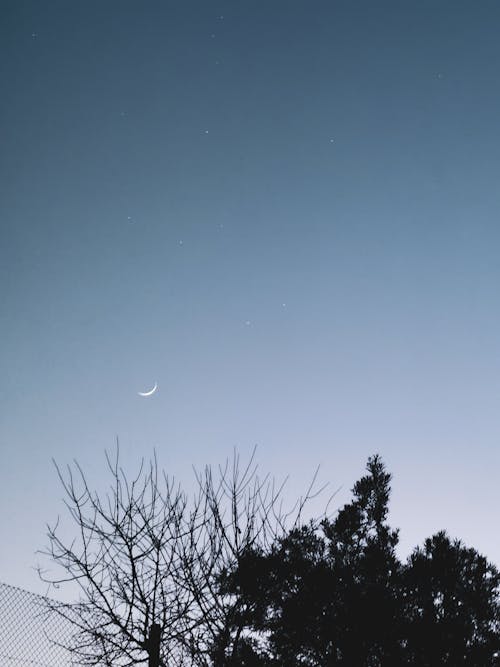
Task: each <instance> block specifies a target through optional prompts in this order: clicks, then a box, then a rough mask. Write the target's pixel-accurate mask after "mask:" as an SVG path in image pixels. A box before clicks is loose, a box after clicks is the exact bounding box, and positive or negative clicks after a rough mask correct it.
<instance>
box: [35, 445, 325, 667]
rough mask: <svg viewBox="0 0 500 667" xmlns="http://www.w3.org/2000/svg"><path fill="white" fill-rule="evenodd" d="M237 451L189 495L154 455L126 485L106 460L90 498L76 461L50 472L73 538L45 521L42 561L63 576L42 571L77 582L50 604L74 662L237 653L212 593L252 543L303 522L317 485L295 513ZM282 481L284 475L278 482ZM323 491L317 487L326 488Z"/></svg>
mask: <svg viewBox="0 0 500 667" xmlns="http://www.w3.org/2000/svg"><path fill="white" fill-rule="evenodd" d="M254 455H255V450H254V452H253V454H252V456H251V458H250V460H249V462H248V464H247V465H245V466H243V467H242V466H241V465H240V460H239V457H238V455H237V454H236V453H235V454H234V456H233V460H232V465H231V464H230V463H229V462H226V465H225V466H223V467H218V468H217V469H216V470H215V471H214V470H213V469H212V468H211V467H206V468H205V470H204V471H203V472H202V473H197V472H196V471H195V475H196V482H197V491H196V493H195V494H194V496H193V497H188V495H187V494H186V493H185V492H184V491H182V490H181V488H180V487H179V486H178V485H176V483H175V482H174V480H173V479H172V478H170V477H168V476H167V475H166V474H165V473H163V472H161V471H160V470H159V467H158V463H157V460H156V456H155V457H154V458H153V460H151V461H150V462H149V464H147V465H145V464H144V462H143V463H142V464H141V467H140V470H139V473H138V474H137V475H136V477H135V478H134V479H132V480H131V481H129V480H128V479H127V476H126V475H125V473H124V471H123V469H122V468H121V467H120V462H119V449H118V445H117V448H116V455H115V456H114V458H113V459H111V457H110V456H109V455H108V454H107V453H106V461H107V465H108V468H109V472H110V474H111V479H112V483H111V486H110V488H109V490H108V492H107V493H106V494H105V495H104V496H103V497H101V496H99V494H97V493H95V492H92V491H91V490H90V488H89V486H88V483H87V480H86V476H85V474H84V472H83V471H82V469H81V467H80V466H79V464H78V463H76V462H75V463H74V465H73V467H71V466H68V467H67V469H66V472H65V473H63V471H62V470H61V469H60V468H59V467H58V466H57V464H55V465H56V469H57V473H58V476H59V479H60V481H61V484H62V486H63V489H64V492H65V504H66V506H67V509H68V510H69V514H70V517H71V519H72V521H73V523H74V525H75V526H76V529H77V535H76V536H75V537H74V539H72V540H70V541H67V540H66V539H65V538H64V537H62V536H61V532H62V531H61V527H60V523H59V521H57V522H56V524H55V525H53V526H48V548H47V549H45V550H44V551H42V552H41V553H43V554H45V555H48V556H49V557H50V558H51V560H52V561H54V562H55V564H56V565H57V566H58V572H59V573H60V574H59V575H56V576H52V575H50V574H48V573H47V572H44V571H42V570H41V569H40V570H39V571H40V576H41V577H42V579H43V580H44V581H46V582H47V583H49V584H52V585H56V586H60V585H61V584H64V583H68V582H73V583H76V584H77V585H78V587H79V592H80V594H79V599H78V601H76V602H74V603H71V604H68V603H63V602H58V601H52V602H50V605H51V609H52V611H53V612H54V613H57V614H59V615H61V616H63V617H64V618H66V619H68V620H69V621H70V622H71V623H72V626H73V628H74V634H73V637H72V639H71V642H70V645H67V646H66V648H67V649H68V650H70V651H71V652H72V654H73V656H74V658H75V660H78V661H79V662H80V663H81V664H84V665H88V666H89V667H91V666H93V665H106V666H109V667H111V665H113V666H114V665H123V667H128V666H132V665H138V664H145V663H148V665H149V667H160V666H162V667H167V666H168V667H176V666H181V665H182V666H184V665H186V666H187V665H193V666H196V667H211V665H217V667H220V666H222V665H224V664H226V663H227V662H229V661H230V660H231V657H232V656H234V655H235V651H236V649H237V646H238V643H239V642H241V641H242V639H243V635H244V627H243V626H242V624H241V622H238V620H237V619H238V617H239V616H238V613H237V612H238V610H239V604H240V602H239V600H238V599H237V598H236V597H235V596H234V595H228V594H225V593H224V591H223V589H222V588H221V586H220V582H221V579H222V578H223V575H224V573H225V572H229V571H232V570H233V569H234V568H235V566H237V564H238V563H239V560H240V558H241V557H242V556H243V555H244V554H245V553H246V552H247V551H248V550H249V549H251V548H255V547H259V548H266V546H268V545H269V544H270V543H271V542H272V541H273V540H275V539H276V538H277V537H279V536H280V535H284V534H285V532H286V530H288V529H289V528H290V527H292V526H293V525H297V524H298V523H299V522H300V521H301V516H302V511H303V509H304V506H305V504H306V503H307V501H308V500H310V499H312V498H313V497H315V496H316V495H317V494H318V493H319V492H321V490H322V489H316V488H315V486H316V474H315V475H314V477H313V480H312V482H311V484H310V486H309V488H308V489H307V491H306V493H305V495H304V496H303V497H301V498H300V499H299V500H298V501H297V503H296V505H295V506H294V508H293V509H292V510H291V511H289V512H285V511H284V510H283V505H282V491H283V487H284V484H285V482H283V483H282V484H281V485H279V486H277V485H276V484H275V483H274V480H273V479H271V478H270V477H269V476H266V477H264V478H263V479H261V478H260V477H259V475H258V471H257V466H256V464H255V462H254ZM285 481H286V480H285ZM323 488H324V487H323Z"/></svg>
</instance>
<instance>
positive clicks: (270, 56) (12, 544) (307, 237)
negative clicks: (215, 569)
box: [0, 0, 500, 592]
mask: <svg viewBox="0 0 500 667" xmlns="http://www.w3.org/2000/svg"><path fill="white" fill-rule="evenodd" d="M0 15H1V20H0V54H1V57H0V100H1V103H0V119H1V120H0V132H1V151H0V183H1V190H2V195H1V197H0V225H1V239H0V286H1V287H0V294H1V302H2V307H1V309H0V330H1V332H2V333H1V348H0V364H1V380H0V392H1V395H0V405H1V410H0V412H1V416H0V531H1V534H2V535H3V543H4V544H8V548H3V549H2V550H1V552H0V572H1V573H2V575H1V577H2V580H3V581H5V582H6V583H9V584H12V585H17V586H21V587H23V588H27V589H29V590H32V591H35V592H36V591H39V590H40V587H41V585H40V582H39V581H38V576H37V574H36V572H35V571H34V569H33V567H34V566H35V565H36V562H37V558H38V557H37V556H36V554H35V551H36V550H37V549H40V548H42V547H43V546H44V545H45V544H46V538H45V532H46V529H45V525H46V523H47V522H50V523H52V522H53V521H54V520H55V518H56V517H57V515H58V513H62V512H63V511H64V507H63V504H62V497H63V493H62V490H61V488H60V485H59V483H58V480H57V477H56V475H55V472H54V468H53V465H52V463H51V459H52V458H55V459H56V461H57V462H58V463H59V464H61V465H65V464H66V463H70V462H71V461H72V460H73V459H77V460H78V461H79V462H80V464H81V465H82V467H83V468H84V470H86V472H87V473H88V475H89V479H90V482H91V484H93V485H94V486H95V487H96V488H98V489H103V488H105V485H106V484H107V480H108V476H107V475H106V470H105V467H104V450H105V449H111V450H112V449H113V447H114V443H115V440H116V438H117V437H118V438H119V441H120V447H121V455H122V460H123V462H124V466H125V467H126V469H130V470H133V471H135V470H136V468H137V466H138V463H139V461H140V459H141V457H143V456H144V457H146V458H148V457H149V456H151V454H152V453H153V450H154V449H156V451H157V454H158V460H159V463H160V465H161V466H162V467H164V468H165V470H166V471H167V472H168V473H169V474H172V475H175V476H176V477H177V478H179V479H180V480H181V481H182V483H185V484H186V485H188V486H189V484H190V483H191V482H190V480H191V479H192V472H191V466H192V465H194V466H195V467H197V468H201V467H202V466H204V465H205V464H206V463H209V464H213V465H217V464H218V463H222V462H224V461H225V459H226V458H227V457H228V456H229V457H231V456H232V452H233V450H234V449H235V448H236V450H237V451H238V452H239V453H240V455H241V456H242V458H243V459H245V458H248V456H249V455H250V454H251V452H252V449H253V447H254V446H255V445H257V454H256V459H257V461H258V463H259V466H260V468H261V470H262V471H263V472H270V473H271V474H273V475H275V476H276V477H277V478H278V479H282V478H283V477H284V476H285V475H289V482H288V486H287V489H288V491H287V492H288V493H289V494H290V497H293V496H294V495H299V494H300V493H302V491H303V490H304V488H305V487H306V486H307V483H308V481H309V480H310V478H311V476H312V474H313V472H314V470H315V469H316V467H317V466H318V465H320V466H321V467H320V479H321V480H322V481H325V482H330V484H331V488H332V489H336V488H338V487H341V490H340V491H339V493H338V494H337V496H336V498H335V501H334V504H335V503H336V506H337V507H339V508H340V506H341V505H342V504H344V503H345V502H348V501H349V499H350V497H351V496H350V489H351V488H352V486H353V484H354V482H355V481H356V479H358V478H359V477H360V476H361V475H362V474H363V473H364V470H365V465H366V461H367V458H368V457H369V456H370V455H372V454H375V453H380V454H381V456H382V458H383V460H384V462H385V464H386V466H387V468H388V470H389V471H390V472H391V473H392V474H393V483H392V488H393V493H392V499H391V515H390V521H391V524H392V525H393V526H395V527H399V528H400V529H401V533H400V538H401V541H400V553H401V555H402V556H406V555H407V554H408V553H409V552H410V551H411V549H412V548H413V547H414V546H416V545H417V544H419V543H421V542H422V541H423V540H424V539H425V538H426V537H428V536H430V535H432V534H433V533H434V532H436V531H438V530H440V529H446V530H447V531H448V532H449V534H450V535H451V536H452V537H458V538H460V539H462V540H463V541H464V542H465V543H466V544H467V545H469V546H473V547H475V548H476V549H478V550H479V551H480V552H481V553H483V554H484V555H486V556H487V557H488V558H489V559H490V560H491V561H493V562H495V563H496V564H499V565H500V533H499V524H498V506H499V502H500V486H499V485H498V469H499V464H500V450H499V442H500V411H499V406H500V336H499V333H500V308H499V296H498V295H499V285H500V252H499V243H500V224H499V221H498V210H499V205H500V188H499V187H498V173H499V169H500V132H499V131H498V119H499V117H500V67H499V63H500V42H499V40H498V30H499V23H500V6H499V5H498V3H497V2H493V1H489V0H483V1H482V2H480V3H476V2H472V1H470V2H464V1H463V0H441V1H440V2H438V3H437V2H435V1H434V0H432V1H428V0H423V1H422V0H419V1H418V2H416V1H409V0H407V1H403V2H402V1H401V0H397V1H396V0H395V1H394V2H388V1H380V2H372V1H371V0H364V1H356V0H354V1H352V0H349V1H347V0H346V1H345V2H344V1H337V0H329V1H328V2H326V1H323V0H312V1H310V0H307V1H306V0H301V1H297V0H273V2H264V1H263V0H261V1H256V0H254V1H251V0H239V1H238V2H235V1H234V0H233V1H232V2H230V1H224V0H221V1H213V0H198V1H193V2H190V1H188V0H182V1H180V0H179V1H175V2H174V1H169V0H164V1H161V2H160V1H159V0H145V1H144V2H138V1H136V2H132V1H130V0H121V1H120V2H118V1H116V0H108V1H107V2H102V1H101V0H99V1H96V0H86V1H85V2H76V1H70V2H68V1H67V0H66V1H64V2H62V1H60V0H50V1H49V2H45V3H41V2H39V1H38V0H36V1H35V0H33V1H28V0H1V1H0ZM155 383H157V385H158V389H157V391H156V392H155V393H154V394H153V395H152V396H149V397H141V396H139V395H138V392H141V391H142V392H146V391H148V390H149V389H151V388H152V387H153V386H154V384H155Z"/></svg>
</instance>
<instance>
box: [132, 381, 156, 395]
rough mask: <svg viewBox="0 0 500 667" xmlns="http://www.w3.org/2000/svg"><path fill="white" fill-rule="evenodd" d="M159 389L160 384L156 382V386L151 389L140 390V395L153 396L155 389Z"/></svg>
mask: <svg viewBox="0 0 500 667" xmlns="http://www.w3.org/2000/svg"><path fill="white" fill-rule="evenodd" d="M157 389H158V384H157V383H156V382H155V386H154V387H153V388H152V389H150V390H149V391H138V392H137V393H138V394H139V396H152V395H153V394H154V393H155V391H156V390H157Z"/></svg>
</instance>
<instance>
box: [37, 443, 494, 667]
mask: <svg viewBox="0 0 500 667" xmlns="http://www.w3.org/2000/svg"><path fill="white" fill-rule="evenodd" d="M108 465H109V469H110V471H111V477H112V486H111V488H110V491H109V493H108V495H107V496H99V495H98V494H95V493H92V492H91V491H90V489H89V487H88V485H87V482H86V480H85V476H84V474H83V472H82V471H81V470H80V468H79V467H78V466H77V467H76V472H77V474H78V477H76V476H75V473H74V470H71V469H68V472H67V475H66V476H65V477H64V476H63V475H62V473H61V472H60V471H59V475H60V479H61V481H62V483H63V486H64V489H65V492H66V497H67V504H68V508H69V510H70V514H71V517H72V518H73V520H74V522H75V523H76V527H77V529H78V530H77V537H76V538H75V539H74V540H70V541H64V540H63V539H62V538H61V537H60V530H59V527H58V525H57V524H56V526H54V527H52V528H50V529H49V550H48V552H49V554H50V555H51V556H52V558H53V559H54V560H55V562H56V563H57V564H58V566H59V567H60V568H62V570H63V573H65V574H64V576H62V577H47V576H46V577H45V579H46V580H50V581H52V582H63V581H72V582H76V583H78V585H79V586H80V589H81V596H80V600H79V602H77V603H76V604H73V605H67V604H62V603H55V607H54V611H56V612H57V613H60V614H62V615H63V616H65V617H66V618H69V619H70V620H71V622H72V623H73V625H74V627H75V636H74V637H73V644H72V645H71V646H70V648H71V649H72V650H73V652H74V654H75V657H76V658H77V659H78V660H79V661H80V663H82V664H85V665H96V666H97V665H108V666H111V665H116V664H120V665H130V666H132V665H136V664H143V663H144V662H145V661H147V660H149V665H150V667H159V666H160V665H162V666H164V667H166V666H167V665H168V667H171V666H172V667H176V666H179V667H180V666H184V665H185V666H188V665H193V666H196V667H237V666H240V667H278V666H279V667H319V666H321V667H335V666H339V667H402V666H404V665H412V666H414V667H417V666H418V667H437V666H438V665H439V666H441V665H445V666H446V665H448V666H450V667H451V666H454V667H461V666H463V667H465V666H467V667H493V666H496V667H498V666H499V665H500V658H499V654H500V599H499V597H500V575H499V573H498V571H497V569H496V568H495V567H494V566H493V565H492V564H490V563H488V561H487V560H486V559H485V558H484V557H483V556H481V555H480V554H478V552H477V551H475V550H474V549H471V548H467V547H465V546H464V545H463V544H462V543H461V542H460V541H459V540H451V539H450V538H449V537H448V536H447V534H446V533H445V532H444V531H442V532H439V533H437V534H436V535H434V536H433V537H431V538H429V539H427V540H425V542H424V544H423V546H422V547H417V548H416V549H415V550H414V551H413V553H412V554H411V555H410V557H409V558H408V559H407V561H406V562H405V563H402V562H401V561H400V560H399V559H398V557H397V555H396V547H397V544H398V531H397V530H395V529H393V528H391V527H390V525H389V524H388V508H389V499H390V491H391V489H390V482H391V475H390V474H389V473H388V472H387V471H386V469H385V466H384V464H383V462H382V460H381V458H380V456H378V455H376V456H373V457H370V458H369V459H368V463H367V471H366V475H364V476H363V477H362V478H361V479H360V480H359V481H357V482H356V484H355V485H354V487H353V489H352V494H353V497H352V500H351V501H350V502H349V503H347V504H346V505H344V506H343V507H342V508H341V509H340V510H339V511H338V512H337V514H336V515H335V516H334V517H332V518H325V516H324V515H323V516H322V517H320V518H318V519H314V520H311V521H309V522H308V523H303V522H301V516H302V509H303V506H304V503H305V502H306V501H307V500H308V499H309V498H310V497H312V496H314V495H315V494H314V492H313V485H314V481H315V480H314V479H313V483H312V484H311V486H310V487H309V489H308V492H307V493H306V494H305V496H304V498H303V499H301V500H300V501H299V504H298V508H297V509H296V511H295V513H294V514H293V516H292V515H286V514H285V513H283V512H282V511H281V509H280V502H279V499H280V494H281V489H282V487H279V488H275V486H274V484H273V483H272V481H270V480H269V479H268V478H267V477H266V478H264V479H263V480H261V479H259V477H258V475H257V473H256V467H254V465H253V457H252V459H251V460H250V463H249V464H248V465H247V466H246V467H244V468H241V467H240V465H239V460H238V457H237V456H235V458H234V460H233V466H232V468H231V467H230V466H228V465H226V466H225V467H224V468H218V469H217V470H216V471H213V470H212V469H211V468H210V467H207V468H206V469H205V471H204V473H203V474H200V475H197V483H198V492H197V494H196V495H195V496H194V498H192V499H191V501H190V500H189V499H188V497H187V495H186V494H185V493H183V492H182V491H181V490H180V489H179V487H177V486H176V485H175V484H174V483H173V480H169V479H168V478H167V477H166V476H161V475H160V474H159V471H158V468H157V464H156V461H152V462H151V463H150V465H149V467H148V468H142V469H141V471H140V473H139V475H137V477H136V478H135V479H134V480H132V481H129V480H128V479H127V477H126V476H125V475H124V473H123V471H122V470H121V468H120V467H119V463H118V454H117V458H116V460H115V461H114V462H112V461H110V459H109V458H108ZM287 526H288V527H287Z"/></svg>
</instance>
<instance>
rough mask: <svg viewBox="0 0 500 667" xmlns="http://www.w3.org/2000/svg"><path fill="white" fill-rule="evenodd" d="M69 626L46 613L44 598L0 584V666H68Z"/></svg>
mask: <svg viewBox="0 0 500 667" xmlns="http://www.w3.org/2000/svg"><path fill="white" fill-rule="evenodd" d="M71 634H72V630H71V626H70V623H69V622H68V621H66V620H65V619H64V618H62V617H61V616H59V615H57V614H55V613H53V612H49V611H48V608H47V598H45V597H43V596H42V595H36V594H35V593H30V592H29V591H25V590H23V589H21V588H17V587H16V586H9V585H8V584H3V583H0V665H1V667H30V666H31V665H33V667H70V666H75V667H76V664H77V663H75V662H74V661H73V659H72V656H71V654H70V653H69V651H67V650H66V649H64V648H62V646H58V644H66V645H67V644H68V643H69V642H70V640H71Z"/></svg>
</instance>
